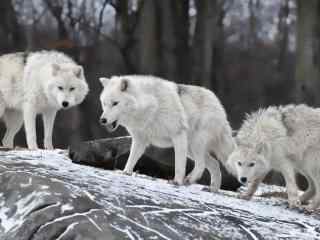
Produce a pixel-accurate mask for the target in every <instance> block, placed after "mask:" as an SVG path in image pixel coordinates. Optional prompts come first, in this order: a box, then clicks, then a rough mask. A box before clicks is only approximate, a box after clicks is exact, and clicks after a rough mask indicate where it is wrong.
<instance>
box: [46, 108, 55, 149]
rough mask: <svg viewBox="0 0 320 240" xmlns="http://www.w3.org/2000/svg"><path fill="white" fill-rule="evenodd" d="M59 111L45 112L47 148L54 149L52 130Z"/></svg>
mask: <svg viewBox="0 0 320 240" xmlns="http://www.w3.org/2000/svg"><path fill="white" fill-rule="evenodd" d="M56 114H57V111H55V110H52V111H46V112H44V113H43V126H44V147H45V148H46V149H53V145H52V131H53V126H54V119H55V118H56Z"/></svg>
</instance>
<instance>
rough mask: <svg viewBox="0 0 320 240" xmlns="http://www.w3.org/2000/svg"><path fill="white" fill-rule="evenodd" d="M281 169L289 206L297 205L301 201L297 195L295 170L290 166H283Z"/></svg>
mask: <svg viewBox="0 0 320 240" xmlns="http://www.w3.org/2000/svg"><path fill="white" fill-rule="evenodd" d="M282 169H283V170H282V174H283V177H284V180H285V182H286V188H287V193H288V201H289V207H298V206H300V205H301V203H300V200H299V195H298V187H297V183H296V175H295V171H294V169H293V168H292V167H290V166H284V167H283V168H282Z"/></svg>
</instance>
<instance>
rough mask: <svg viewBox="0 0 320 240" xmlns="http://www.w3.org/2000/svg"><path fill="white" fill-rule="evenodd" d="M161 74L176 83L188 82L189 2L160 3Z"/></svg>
mask: <svg viewBox="0 0 320 240" xmlns="http://www.w3.org/2000/svg"><path fill="white" fill-rule="evenodd" d="M157 4H158V8H159V10H160V11H159V14H160V16H159V21H160V22H159V32H160V34H159V35H160V36H161V38H160V47H161V51H160V72H161V73H162V75H163V77H165V78H167V79H169V80H172V81H175V82H184V83H186V82H188V78H189V73H188V71H186V70H187V69H188V59H189V46H188V39H189V14H188V11H189V0H181V1H172V0H163V1H158V2H157Z"/></svg>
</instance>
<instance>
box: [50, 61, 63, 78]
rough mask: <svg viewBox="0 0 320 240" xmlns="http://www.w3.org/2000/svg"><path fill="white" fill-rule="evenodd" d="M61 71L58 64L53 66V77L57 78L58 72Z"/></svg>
mask: <svg viewBox="0 0 320 240" xmlns="http://www.w3.org/2000/svg"><path fill="white" fill-rule="evenodd" d="M60 70H61V67H60V66H59V65H58V64H56V63H53V64H52V75H53V76H57V75H58V72H60Z"/></svg>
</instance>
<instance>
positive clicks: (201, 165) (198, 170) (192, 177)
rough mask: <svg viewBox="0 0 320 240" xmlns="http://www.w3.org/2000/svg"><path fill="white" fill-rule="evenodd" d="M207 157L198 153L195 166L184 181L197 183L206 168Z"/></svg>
mask: <svg viewBox="0 0 320 240" xmlns="http://www.w3.org/2000/svg"><path fill="white" fill-rule="evenodd" d="M205 166H206V164H205V159H204V157H203V154H200V155H196V158H195V159H194V168H193V170H192V171H191V172H190V173H189V174H188V176H186V178H185V180H184V182H185V183H186V184H193V183H195V182H196V181H197V180H198V179H199V178H201V176H202V174H203V172H204V170H205Z"/></svg>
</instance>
